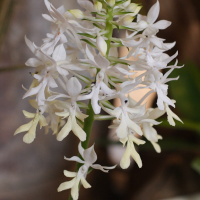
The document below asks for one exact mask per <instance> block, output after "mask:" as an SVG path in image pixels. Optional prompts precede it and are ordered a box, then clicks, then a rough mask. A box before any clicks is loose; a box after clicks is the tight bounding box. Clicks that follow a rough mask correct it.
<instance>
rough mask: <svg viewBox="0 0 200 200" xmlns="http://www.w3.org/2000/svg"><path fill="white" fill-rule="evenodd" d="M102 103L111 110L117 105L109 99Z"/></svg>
mask: <svg viewBox="0 0 200 200" xmlns="http://www.w3.org/2000/svg"><path fill="white" fill-rule="evenodd" d="M101 104H102V105H103V106H104V107H106V108H109V109H111V110H114V109H115V107H114V106H113V105H112V104H111V103H110V102H109V101H102V102H101Z"/></svg>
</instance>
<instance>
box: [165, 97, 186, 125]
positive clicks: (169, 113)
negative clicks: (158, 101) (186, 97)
mask: <svg viewBox="0 0 200 200" xmlns="http://www.w3.org/2000/svg"><path fill="white" fill-rule="evenodd" d="M172 102H173V103H176V101H175V100H173V99H172ZM164 106H165V111H166V113H167V120H168V122H169V124H170V125H171V126H175V125H176V124H175V122H174V119H176V120H177V121H179V122H181V123H183V121H182V120H181V119H180V118H179V117H178V116H177V115H176V114H175V113H174V112H172V110H171V109H170V108H169V105H168V104H167V103H164Z"/></svg>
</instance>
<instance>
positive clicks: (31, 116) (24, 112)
mask: <svg viewBox="0 0 200 200" xmlns="http://www.w3.org/2000/svg"><path fill="white" fill-rule="evenodd" d="M22 112H23V114H24V116H25V117H26V118H34V117H35V115H36V114H35V113H30V112H27V111H25V110H23V111H22Z"/></svg>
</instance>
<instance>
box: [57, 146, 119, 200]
mask: <svg viewBox="0 0 200 200" xmlns="http://www.w3.org/2000/svg"><path fill="white" fill-rule="evenodd" d="M78 150H79V153H80V155H81V156H82V158H83V159H84V160H81V159H80V158H79V157H77V156H73V157H71V158H66V157H65V160H68V161H76V162H79V163H82V164H83V165H82V166H81V167H80V168H79V170H78V172H77V173H76V172H69V171H67V170H64V175H65V176H66V177H73V179H72V180H71V181H67V182H64V183H61V184H60V186H59V187H58V192H61V191H63V190H67V189H70V188H71V196H72V198H73V200H77V199H78V197H79V182H80V181H81V183H82V184H83V187H84V188H86V189H87V188H90V187H91V185H90V184H89V183H88V182H87V181H86V176H87V173H88V169H89V168H90V167H91V168H93V169H99V170H101V171H103V172H108V171H109V170H110V169H114V168H115V167H116V166H112V167H105V166H101V165H99V164H93V163H94V162H96V160H97V155H96V153H95V151H94V145H92V146H91V147H90V148H88V149H86V150H85V149H83V147H82V146H81V142H80V143H79V145H78Z"/></svg>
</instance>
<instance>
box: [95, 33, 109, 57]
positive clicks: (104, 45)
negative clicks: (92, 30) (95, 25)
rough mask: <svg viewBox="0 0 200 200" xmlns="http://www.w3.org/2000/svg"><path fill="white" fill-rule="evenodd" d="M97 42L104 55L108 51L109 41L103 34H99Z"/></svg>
mask: <svg viewBox="0 0 200 200" xmlns="http://www.w3.org/2000/svg"><path fill="white" fill-rule="evenodd" d="M96 44H97V49H98V50H99V51H100V53H101V54H102V55H103V56H105V55H106V52H107V43H106V42H105V40H104V39H103V37H102V36H100V35H98V36H97V39H96Z"/></svg>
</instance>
